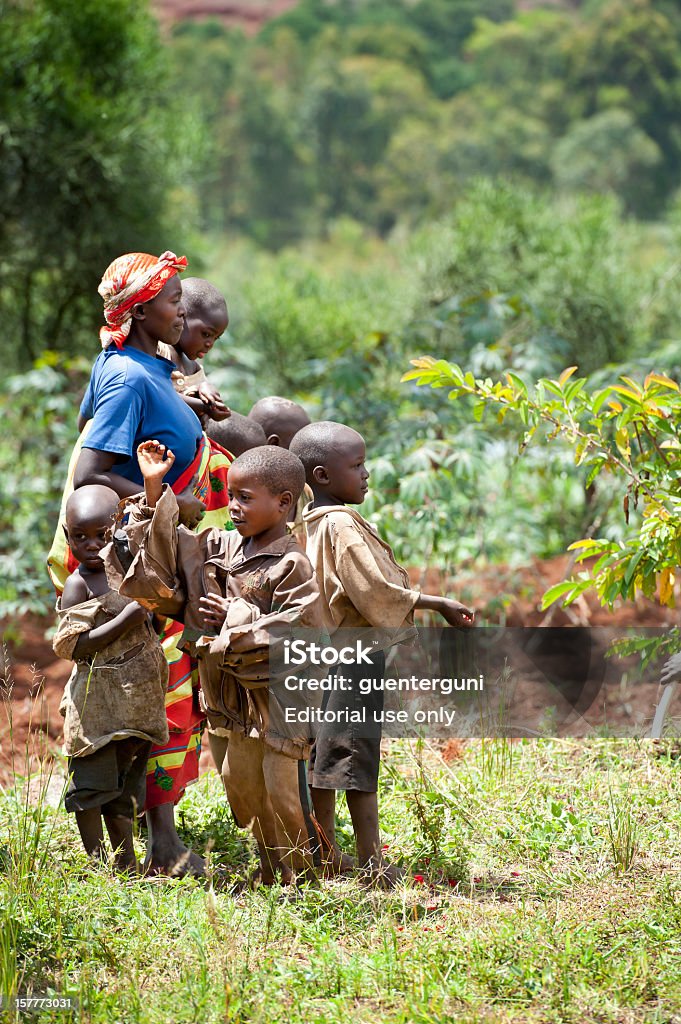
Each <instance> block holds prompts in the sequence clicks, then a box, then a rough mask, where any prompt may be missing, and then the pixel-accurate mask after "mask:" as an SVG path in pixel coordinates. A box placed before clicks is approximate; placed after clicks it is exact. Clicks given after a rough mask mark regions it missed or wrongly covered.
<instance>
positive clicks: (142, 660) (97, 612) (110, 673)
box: [52, 592, 168, 757]
mask: <svg viewBox="0 0 681 1024" xmlns="http://www.w3.org/2000/svg"><path fill="white" fill-rule="evenodd" d="M129 603H130V602H129V601H128V600H127V599H126V598H124V597H121V596H120V595H119V594H116V593H113V592H109V593H108V594H104V595H103V596H102V597H93V598H91V599H90V600H89V601H83V602H81V603H80V604H74V605H72V606H71V607H70V608H67V609H66V610H65V611H62V610H61V604H60V602H57V611H58V613H59V625H58V627H57V632H56V633H55V636H54V640H53V641H52V646H53V648H54V653H55V654H56V655H57V656H58V657H60V658H65V659H66V660H67V661H71V660H72V659H73V652H74V649H75V646H76V644H77V642H78V638H79V637H80V636H81V635H82V634H83V633H87V632H89V631H90V630H91V629H95V627H96V626H101V625H102V624H103V623H105V622H110V621H111V619H113V618H115V617H116V615H118V614H120V612H121V611H122V610H123V608H125V606H126V605H127V604H129ZM167 686H168V663H167V662H166V659H165V656H164V654H163V650H162V648H161V644H160V641H159V639H158V637H157V636H156V634H155V633H154V631H153V629H152V628H151V625H150V624H149V622H142V623H140V624H139V625H137V626H133V628H132V629H130V630H128V632H127V633H125V634H124V635H123V636H120V637H118V639H116V640H113V641H112V642H111V643H110V644H107V646H106V647H103V648H102V650H101V651H97V653H96V654H95V655H93V656H92V657H90V658H87V659H83V660H82V661H77V662H76V664H75V665H74V667H73V672H72V673H71V677H70V679H69V681H68V683H67V684H66V689H65V690H64V696H63V698H62V702H61V704H60V707H59V710H60V711H61V713H62V715H63V716H64V753H65V754H68V755H69V756H70V757H86V756H87V755H88V754H93V753H94V752H95V751H96V750H99V749H100V747H103V746H105V745H106V744H107V743H110V742H111V741H112V740H120V739H124V738H125V737H126V736H139V737H140V738H141V739H146V740H151V742H152V743H155V744H161V743H165V742H166V741H167V739H168V720H167V718H166V707H165V700H166V689H167Z"/></svg>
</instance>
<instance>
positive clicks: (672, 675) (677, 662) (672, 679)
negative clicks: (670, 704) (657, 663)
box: [660, 654, 681, 686]
mask: <svg viewBox="0 0 681 1024" xmlns="http://www.w3.org/2000/svg"><path fill="white" fill-rule="evenodd" d="M679 679H681V654H674V655H673V656H672V657H671V658H670V659H669V661H667V662H666V663H665V664H664V665H663V666H662V672H661V673H660V682H661V683H662V685H663V686H667V684H668V683H678V681H679Z"/></svg>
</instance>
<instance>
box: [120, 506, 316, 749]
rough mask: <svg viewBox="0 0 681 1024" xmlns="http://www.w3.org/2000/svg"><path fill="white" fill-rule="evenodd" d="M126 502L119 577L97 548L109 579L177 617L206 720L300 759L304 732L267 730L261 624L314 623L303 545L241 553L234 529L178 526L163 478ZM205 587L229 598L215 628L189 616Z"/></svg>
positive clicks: (265, 635)
mask: <svg viewBox="0 0 681 1024" xmlns="http://www.w3.org/2000/svg"><path fill="white" fill-rule="evenodd" d="M128 508H129V510H130V518H129V521H128V524H127V526H126V533H127V535H128V539H129V543H130V551H131V554H132V555H133V556H134V561H133V563H132V565H131V567H130V569H129V570H128V571H127V573H126V574H125V576H124V577H123V575H122V574H121V572H120V569H119V567H118V566H117V563H116V560H115V558H112V555H111V550H110V548H109V549H105V551H104V552H103V557H104V560H105V565H106V569H107V575H108V577H109V582H110V585H111V586H112V587H115V588H117V589H119V590H120V593H121V594H125V595H126V596H128V597H134V599H135V600H136V601H139V602H140V604H142V605H144V606H145V607H147V608H149V609H150V610H152V611H159V612H160V613H161V614H164V615H170V616H171V617H172V618H175V619H179V620H180V621H182V622H184V626H185V632H184V639H183V641H182V644H183V646H184V647H185V649H188V650H189V651H190V653H192V654H193V655H194V656H195V657H197V658H198V661H199V678H200V680H201V688H202V690H203V699H204V703H205V707H206V711H207V715H208V721H209V727H210V728H211V729H212V730H213V731H221V730H223V729H227V730H233V729H238V730H240V731H242V732H243V733H244V734H245V735H246V736H256V737H259V738H261V739H262V740H263V741H264V742H265V743H267V744H268V745H269V746H271V747H273V748H274V749H276V750H279V751H281V752H282V753H285V754H288V755H289V756H291V757H296V758H302V757H306V756H307V754H308V752H309V744H308V737H307V733H306V730H305V731H304V730H302V728H301V730H300V731H301V732H302V733H304V734H302V735H296V736H294V737H291V736H288V735H287V736H282V735H280V734H278V733H277V732H275V731H274V730H273V729H272V728H271V725H270V714H269V699H270V694H269V681H270V668H269V643H270V630H272V629H276V627H292V626H295V627H313V628H315V629H317V628H318V627H319V626H320V625H321V615H320V607H319V590H318V588H317V584H316V582H315V579H314V574H313V572H312V567H311V565H310V561H309V559H308V558H307V556H306V555H305V553H304V552H303V551H302V550H301V549H300V547H299V545H298V544H297V543H296V541H295V540H294V539H293V538H292V537H290V536H285V537H283V538H282V539H281V540H277V541H274V542H273V543H272V544H270V545H269V546H268V547H267V548H264V549H262V550H261V551H259V552H258V553H257V554H255V555H252V556H250V557H245V555H244V551H243V548H244V541H243V539H242V538H241V537H240V536H239V534H238V533H237V532H236V531H234V532H227V531H225V530H218V529H215V528H211V529H207V530H202V531H201V532H200V533H192V532H191V531H190V530H188V529H187V528H186V527H184V526H179V525H178V509H177V501H176V500H175V495H174V494H173V492H172V491H171V490H170V488H169V487H167V486H166V487H164V490H163V494H162V495H161V497H160V499H159V501H158V503H157V505H156V508H155V509H150V508H149V507H148V506H146V505H145V504H144V499H143V497H140V498H138V499H133V500H132V503H131V504H129V506H128ZM206 594H217V595H219V596H221V597H228V598H231V601H230V604H229V608H228V612H227V617H226V619H225V622H224V625H223V626H222V629H221V630H220V632H219V634H218V635H217V636H212V635H209V634H208V633H207V632H206V627H205V625H204V623H203V621H202V619H201V618H200V616H199V599H200V598H201V597H203V596H204V595H206Z"/></svg>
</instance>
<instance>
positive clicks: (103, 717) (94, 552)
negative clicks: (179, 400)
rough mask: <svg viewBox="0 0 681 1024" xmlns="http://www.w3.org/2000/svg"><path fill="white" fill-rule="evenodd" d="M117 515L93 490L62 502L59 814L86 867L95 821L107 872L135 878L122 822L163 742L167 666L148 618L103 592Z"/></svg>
mask: <svg viewBox="0 0 681 1024" xmlns="http://www.w3.org/2000/svg"><path fill="white" fill-rule="evenodd" d="M117 506H118V495H117V494H116V492H115V491H113V490H111V489H110V488H108V487H103V486H98V485H95V486H86V487H81V488H80V490H77V491H74V492H73V494H72V495H71V496H70V498H69V500H68V503H67V506H66V527H65V530H66V534H67V539H68V542H69V545H70V547H71V551H72V552H73V554H74V556H75V558H76V559H77V560H78V562H79V563H80V564H79V566H78V568H77V570H76V571H75V572H74V573H73V574H72V575H71V576H70V577H69V578H68V580H67V581H66V585H65V587H64V593H63V596H62V598H61V602H60V607H59V613H60V622H59V627H58V629H57V633H56V635H55V638H54V641H53V646H54V650H55V653H56V654H57V655H59V657H61V658H65V659H67V660H71V659H73V660H74V661H75V663H76V664H75V666H74V670H73V673H72V674H71V678H70V679H69V681H68V683H67V685H66V690H65V692H64V698H63V701H62V705H61V709H60V710H61V711H62V714H63V715H64V719H65V721H64V752H65V753H66V754H68V755H69V773H70V780H69V786H68V790H67V792H66V797H65V805H66V809H67V811H73V812H75V815H76V822H77V824H78V829H79V831H80V835H81V838H82V840H83V845H84V846H85V849H86V850H87V852H88V854H89V855H90V856H91V857H101V858H104V856H105V847H104V832H103V828H102V818H103V819H104V824H105V825H106V828H107V832H108V833H109V838H110V839H111V845H112V847H113V850H114V863H115V865H116V867H117V868H118V869H119V870H125V871H133V872H136V871H137V861H136V858H135V851H134V848H133V841H132V840H133V835H132V818H133V815H134V814H135V813H136V811H137V810H141V809H142V807H143V806H144V794H145V773H146V767H147V758H148V756H149V750H150V747H151V745H152V743H164V742H165V741H166V740H167V739H168V725H167V722H166V714H165V696H166V684H167V678H168V666H167V664H166V660H165V657H164V655H163V651H162V650H161V645H160V643H159V640H158V637H157V636H156V634H155V633H154V631H153V629H152V628H151V624H150V621H149V615H148V613H147V612H146V611H145V609H144V608H142V607H141V605H139V604H137V602H136V601H130V600H128V599H127V598H125V597H121V596H119V595H118V594H116V593H115V592H114V591H112V590H111V589H110V588H109V585H108V583H107V579H106V575H105V573H104V563H103V561H102V557H101V552H102V549H103V548H104V546H105V545H106V544H107V543H108V540H109V535H110V530H111V525H112V522H113V519H114V516H115V514H116V510H117Z"/></svg>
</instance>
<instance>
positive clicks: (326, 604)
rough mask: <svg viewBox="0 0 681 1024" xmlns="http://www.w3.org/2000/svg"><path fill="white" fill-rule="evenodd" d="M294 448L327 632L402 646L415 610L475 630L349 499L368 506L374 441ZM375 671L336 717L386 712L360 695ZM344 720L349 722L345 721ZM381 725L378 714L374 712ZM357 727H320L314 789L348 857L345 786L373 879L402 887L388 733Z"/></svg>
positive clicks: (298, 441) (316, 428)
mask: <svg viewBox="0 0 681 1024" xmlns="http://www.w3.org/2000/svg"><path fill="white" fill-rule="evenodd" d="M291 451H292V452H293V453H295V454H296V455H298V457H299V458H300V460H301V462H302V463H303V465H304V466H305V473H306V477H307V482H308V484H309V485H310V487H311V488H312V491H313V494H314V501H313V502H311V503H310V505H308V507H307V508H306V509H305V512H304V513H303V521H304V523H305V528H306V530H307V546H306V552H307V554H308V556H309V558H310V561H311V562H312V565H313V568H314V570H315V575H316V577H317V583H318V585H319V590H320V594H321V606H322V616H323V619H324V626H325V627H326V628H327V629H328V631H329V633H330V634H333V633H334V632H335V631H336V630H337V629H341V628H345V627H351V628H357V627H376V628H380V629H383V630H389V631H392V632H393V642H399V635H400V632H401V631H402V629H403V627H410V626H412V625H413V612H414V609H415V608H427V609H430V610H432V611H437V612H439V613H440V614H441V615H442V616H443V617H444V618H445V620H446V621H447V622H449V623H450V624H451V625H453V626H469V625H471V624H472V622H473V612H472V611H471V610H470V609H469V608H466V607H465V606H464V605H462V604H460V603H459V602H458V601H453V600H450V599H448V598H444V597H435V596H428V595H426V594H421V593H419V592H418V591H417V590H413V589H412V588H411V586H410V583H409V577H408V574H407V572H406V570H405V569H403V568H402V567H401V566H399V565H398V564H397V562H396V561H395V558H394V556H393V553H392V551H391V549H390V547H389V546H388V544H386V543H385V541H383V540H381V538H380V537H379V536H378V534H377V533H376V531H375V530H374V528H373V527H372V526H371V525H370V524H369V523H368V522H367V521H366V519H364V518H363V517H362V516H361V515H360V514H359V513H358V512H356V511H355V510H354V509H350V508H347V504H346V503H350V504H353V505H360V504H361V503H362V502H363V501H364V498H365V496H366V492H367V490H368V484H367V481H368V479H369V471H368V470H367V468H366V465H365V459H366V448H365V444H364V439H363V438H362V436H361V435H360V434H358V433H357V431H355V430H352V429H351V428H350V427H346V426H344V425H343V424H341V423H332V422H328V421H324V422H319V423H311V424H310V425H309V426H307V427H303V429H302V430H300V431H299V432H298V433H297V434H296V436H295V437H294V438H293V440H292V441H291ZM374 658H375V660H374V672H373V674H374V675H378V676H379V677H380V676H381V675H382V670H383V667H384V659H383V655H382V653H381V652H378V653H377V654H376V655H375V656H374ZM367 671H368V670H367V669H366V668H363V669H362V670H361V671H358V672H354V671H353V670H352V668H344V672H345V673H346V674H347V675H348V676H349V677H350V678H351V679H352V684H351V685H352V687H353V689H352V691H351V692H342V691H340V690H337V691H331V693H330V695H329V701H328V704H327V705H326V707H327V709H328V710H329V711H338V710H340V709H341V708H343V709H344V708H346V707H357V706H361V705H364V706H367V705H368V704H369V702H371V701H373V702H374V703H373V704H372V705H371V708H372V709H374V705H375V710H376V711H378V710H380V707H382V700H383V693H382V691H381V690H378V691H372V694H370V695H367V696H364V695H362V694H360V693H359V690H358V679H359V677H360V676H362V675H366V674H367ZM337 717H339V718H340V720H342V716H337ZM370 720H373V721H375V716H374V715H370ZM367 732H368V730H366V729H363V730H361V731H360V730H358V728H357V727H355V726H353V725H348V726H347V729H339V727H338V725H337V724H336V725H334V726H332V727H327V726H324V725H322V726H321V728H320V729H319V731H318V733H317V736H316V739H315V744H314V747H313V750H312V755H311V758H310V772H309V778H310V789H311V793H312V803H313V806H314V811H315V815H316V818H317V821H318V823H319V826H320V830H321V832H322V835H323V836H324V838H325V841H327V842H328V843H329V844H330V846H331V849H332V851H333V855H334V859H340V858H339V851H338V848H337V846H336V842H335V807H336V792H335V791H336V790H337V789H342V790H345V792H346V795H347V801H348V809H349V811H350V816H351V818H352V825H353V829H354V833H355V840H356V844H357V858H358V861H359V865H360V867H361V868H363V869H364V872H365V875H366V877H367V879H368V880H371V881H378V882H380V883H382V884H387V885H391V884H394V882H395V881H396V879H397V877H398V872H397V870H396V869H395V868H394V867H392V866H390V865H388V864H386V863H385V861H384V860H383V858H382V855H381V840H380V835H379V829H378V799H377V789H378V772H379V765H380V739H381V737H380V727H379V728H377V729H375V730H374V732H373V735H367V734H366V733H367Z"/></svg>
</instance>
